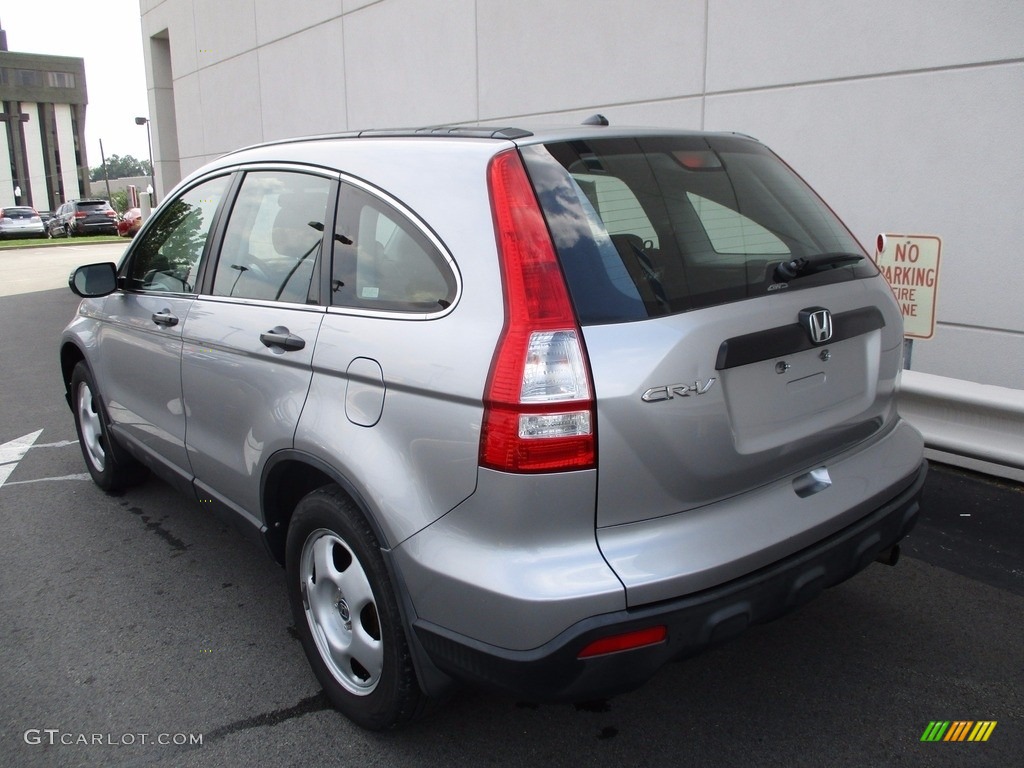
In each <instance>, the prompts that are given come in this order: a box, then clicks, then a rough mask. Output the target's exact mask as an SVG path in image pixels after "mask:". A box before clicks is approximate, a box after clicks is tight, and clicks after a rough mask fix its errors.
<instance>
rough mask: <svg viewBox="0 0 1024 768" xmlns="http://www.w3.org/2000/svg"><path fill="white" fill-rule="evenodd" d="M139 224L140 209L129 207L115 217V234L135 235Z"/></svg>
mask: <svg viewBox="0 0 1024 768" xmlns="http://www.w3.org/2000/svg"><path fill="white" fill-rule="evenodd" d="M141 226H142V211H141V210H139V209H138V208H129V209H128V210H127V211H125V212H124V213H123V214H122V215H121V216H119V217H118V219H117V234H119V235H120V236H121V237H135V233H136V232H138V231H139V228H140V227H141Z"/></svg>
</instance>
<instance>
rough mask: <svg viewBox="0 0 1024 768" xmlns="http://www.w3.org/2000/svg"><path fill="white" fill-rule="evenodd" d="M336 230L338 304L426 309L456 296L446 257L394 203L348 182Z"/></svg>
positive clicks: (335, 288)
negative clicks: (391, 203)
mask: <svg viewBox="0 0 1024 768" xmlns="http://www.w3.org/2000/svg"><path fill="white" fill-rule="evenodd" d="M335 232H336V234H335V236H334V240H335V242H334V264H333V268H332V280H331V291H332V294H333V298H332V303H333V304H334V305H335V306H343V307H356V308H360V309H371V310H381V311H394V312H416V313H424V314H426V313H432V312H439V311H441V310H442V309H444V308H446V307H448V306H450V305H451V303H452V302H453V301H454V300H455V293H456V282H455V275H454V274H453V272H452V269H451V267H450V266H449V265H448V263H447V261H446V259H445V257H444V256H443V255H442V253H441V252H440V251H439V250H438V248H437V247H436V246H435V245H434V244H433V243H432V242H431V241H430V239H429V238H428V237H427V236H426V235H425V234H424V233H423V232H422V231H421V230H420V229H419V228H418V227H416V226H415V225H414V224H413V223H412V222H411V221H409V220H408V219H407V218H406V217H405V216H404V215H403V214H402V213H400V212H399V211H398V210H397V209H396V208H395V207H394V206H392V205H390V204H388V203H386V202H384V201H383V200H381V199H379V198H377V197H375V196H373V195H371V194H369V193H368V192H365V191H364V190H362V189H359V188H357V187H354V186H349V185H346V186H345V187H344V188H343V191H342V195H341V199H340V202H339V205H338V219H337V223H336V225H335Z"/></svg>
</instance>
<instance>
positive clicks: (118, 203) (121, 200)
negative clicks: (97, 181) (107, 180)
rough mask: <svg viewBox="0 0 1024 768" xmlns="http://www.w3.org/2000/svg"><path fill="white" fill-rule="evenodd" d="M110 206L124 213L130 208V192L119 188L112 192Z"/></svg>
mask: <svg viewBox="0 0 1024 768" xmlns="http://www.w3.org/2000/svg"><path fill="white" fill-rule="evenodd" d="M110 207H111V208H113V209H114V210H115V211H117V212H118V213H124V212H125V211H127V210H128V193H127V192H126V191H125V190H123V189H119V190H117V191H116V192H111V193H110Z"/></svg>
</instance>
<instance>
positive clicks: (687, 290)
mask: <svg viewBox="0 0 1024 768" xmlns="http://www.w3.org/2000/svg"><path fill="white" fill-rule="evenodd" d="M596 122H600V121H596ZM70 282H71V287H72V288H73V290H74V291H75V292H76V293H78V294H79V295H81V296H83V297H84V301H83V302H82V303H81V306H80V309H79V311H78V314H77V316H76V318H75V319H74V320H73V321H72V322H71V324H70V325H69V326H68V327H67V329H66V330H65V331H64V334H63V337H62V340H61V351H60V357H61V366H62V370H63V376H64V381H65V383H66V386H67V393H68V401H69V403H70V405H71V408H72V410H73V412H74V415H75V423H76V426H77V430H78V436H79V439H80V441H81V444H82V451H83V454H84V457H85V463H86V466H87V467H88V469H89V472H90V473H91V474H92V476H93V478H94V479H95V480H96V482H97V483H98V484H99V485H100V487H102V488H104V489H113V488H116V487H120V486H125V485H128V484H130V483H131V482H133V481H135V480H137V479H139V478H140V477H141V476H142V474H143V473H144V472H145V471H146V470H151V471H152V472H155V473H156V474H157V475H159V476H161V477H163V478H164V479H166V480H167V481H169V482H171V483H173V484H174V485H176V486H179V487H180V488H182V489H184V490H185V491H186V492H187V493H189V494H192V495H194V496H195V497H196V498H198V499H199V500H201V501H203V502H205V503H204V504H203V507H202V508H203V509H211V510H215V511H217V512H220V513H224V514H226V515H228V516H229V517H231V518H232V519H233V520H235V521H237V522H238V523H240V525H241V527H242V528H243V529H244V530H247V531H249V532H250V533H251V534H253V536H254V537H256V538H257V539H259V540H260V541H262V543H263V544H265V546H266V548H267V550H268V551H269V552H270V554H271V555H272V556H273V557H274V558H275V559H276V560H277V561H278V562H280V563H281V564H282V565H283V566H284V567H285V568H286V572H287V582H288V591H289V594H290V598H291V603H292V607H293V611H294V617H295V623H296V626H297V627H298V630H299V632H300V634H301V637H302V642H303V646H304V648H305V651H306V654H307V655H308V657H309V661H310V663H311V665H312V668H313V670H314V672H315V673H316V676H317V678H318V679H319V681H320V683H321V684H322V685H323V687H324V689H325V690H326V691H327V693H328V694H329V695H330V697H331V699H332V700H333V702H334V703H335V704H336V705H337V707H338V708H339V709H340V710H342V711H343V712H344V713H346V714H347V715H348V716H349V717H351V718H352V719H353V720H354V721H356V722H357V723H360V724H361V725H364V726H366V727H370V728H383V727H387V726H390V725H393V724H396V723H399V722H402V721H405V720H408V719H409V718H411V717H414V716H416V715H417V714H418V713H419V712H420V711H422V709H423V708H424V706H425V704H426V702H428V701H429V700H431V699H436V698H437V697H438V696H440V695H441V694H442V693H444V692H445V691H446V690H447V689H448V687H449V686H450V685H451V684H452V683H453V681H468V682H472V683H476V684H483V685H488V686H493V687H496V688H497V689H501V690H504V691H509V692H514V693H516V694H517V695H520V696H523V697H529V698H530V699H531V700H572V699H585V698H594V697H597V696H606V695H610V694H613V693H616V692H620V691H624V690H628V689H630V688H633V687H636V686H638V685H640V684H641V683H642V682H643V681H644V680H646V679H647V678H649V677H650V676H651V675H653V674H654V673H655V671H656V670H657V669H658V668H659V667H660V666H661V665H662V664H664V663H666V662H668V661H670V660H673V659H679V658H682V657H685V656H687V655H690V654H693V653H696V652H698V651H700V650H701V649H703V648H706V647H708V646H709V645H712V644H714V643H717V642H720V641H723V640H725V639H727V638H729V637H731V636H733V635H735V634H737V633H738V632H740V631H742V630H743V629H744V628H745V627H747V626H748V625H750V624H753V623H756V622H761V621H766V620H769V619H772V618H774V617H777V616H779V615H781V614H782V613H784V612H786V611H787V610H789V609H791V608H794V607H795V606H797V605H799V604H801V603H803V602H804V601H806V600H808V599H810V598H811V597H813V596H814V595H816V594H817V593H819V592H820V591H821V590H822V589H823V588H825V587H828V586H831V585H833V584H836V583H838V582H840V581H842V580H843V579H846V578H847V577H849V576H851V575H852V574H854V573H856V572H857V571H859V570H860V569H862V568H864V567H866V566H867V565H868V564H870V563H872V562H873V561H875V560H876V559H883V560H888V561H890V562H893V561H894V560H895V557H896V554H897V552H898V550H897V548H896V545H897V542H899V541H900V539H901V538H902V537H903V536H904V535H905V534H906V533H907V531H908V530H909V529H910V528H911V526H912V525H913V524H914V521H915V519H916V517H917V513H918V502H919V496H920V490H921V486H922V483H923V481H924V475H925V471H926V468H925V464H924V462H923V460H922V440H921V437H920V435H919V434H918V432H917V431H915V430H914V429H913V428H912V427H911V426H909V425H908V424H907V423H906V422H904V421H903V420H901V419H900V417H899V415H898V414H897V410H896V403H895V400H894V396H895V390H896V383H897V377H898V375H899V372H900V366H901V358H902V343H903V331H902V321H901V317H900V313H899V310H898V308H897V306H896V303H895V301H894V300H893V297H892V294H891V292H890V290H889V288H888V286H887V285H886V283H885V281H884V280H883V279H882V277H881V276H880V275H879V273H878V271H877V270H876V269H875V267H874V265H873V264H872V263H871V262H870V261H869V259H868V258H867V257H866V254H865V252H864V250H863V249H862V248H861V246H860V245H858V243H857V242H856V240H855V239H854V238H853V237H852V236H851V235H850V233H849V232H848V231H847V230H846V228H845V227H844V226H843V225H842V224H841V223H840V222H839V221H838V220H837V219H836V217H835V215H834V214H833V213H832V212H831V211H830V210H829V208H828V207H827V206H826V205H825V204H824V203H823V202H822V201H821V200H820V199H819V198H818V197H817V196H816V195H815V194H814V193H813V192H812V191H811V190H810V189H809V188H808V187H807V186H806V185H805V184H804V183H803V182H802V181H801V180H800V178H799V177H798V176H797V175H796V174H794V172H793V171H791V170H790V169H789V168H788V167H787V166H786V165H785V164H784V163H783V162H782V161H780V160H779V158H778V157H776V156H775V155H774V154H773V153H772V152H771V151H769V150H768V149H766V148H765V147H764V146H763V145H761V144H760V143H758V142H757V141H755V140H753V139H750V138H747V137H743V136H738V135H732V134H705V133H691V132H676V131H668V130H636V129H620V128H615V127H610V126H607V125H584V126H577V127H573V128H567V129H544V130H537V131H536V132H533V133H531V132H529V131H527V130H523V129H520V128H509V129H494V128H479V127H467V128H444V129H430V130H423V131H406V132H400V131H394V132H363V133H359V134H350V135H338V136H330V137H313V138H307V139H299V140H291V141H282V142H274V143H270V144H265V145H261V146H257V147H252V148H248V149H244V150H241V151H238V152H234V153H232V154H228V155H226V156H224V157H222V158H221V159H219V160H217V161H215V162H213V163H211V164H209V165H207V166H206V167H204V168H202V169H201V170H199V171H197V172H196V173H194V174H192V175H191V176H190V177H189V178H187V179H186V180H185V181H183V182H182V183H181V184H180V185H179V186H178V187H177V188H176V189H175V190H174V191H173V192H172V193H171V194H170V195H168V197H167V199H166V201H165V202H164V203H163V204H162V205H161V206H160V208H159V209H158V210H157V211H156V212H155V213H154V215H153V216H152V217H151V219H150V220H149V221H148V222H147V223H146V225H145V226H144V228H143V230H142V231H141V232H140V233H139V234H138V235H137V236H136V238H135V240H134V242H133V243H132V244H131V245H130V246H129V248H128V250H127V252H126V254H125V256H124V258H123V260H122V262H121V263H120V264H119V265H113V264H94V265H89V266H86V267H82V268H80V269H79V270H77V271H76V272H75V273H74V274H73V275H72V276H71V278H70Z"/></svg>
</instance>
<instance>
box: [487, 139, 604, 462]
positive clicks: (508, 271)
mask: <svg viewBox="0 0 1024 768" xmlns="http://www.w3.org/2000/svg"><path fill="white" fill-rule="evenodd" d="M488 182H489V187H490V193H491V205H492V210H493V214H494V226H495V232H496V236H497V241H498V252H499V256H500V262H501V271H502V280H503V287H504V298H505V327H504V329H503V330H502V334H501V338H500V339H499V341H498V347H497V349H496V350H495V353H494V360H493V362H492V364H491V372H490V376H489V377H488V381H487V388H486V391H485V393H484V420H483V428H482V433H481V438H480V464H481V465H482V466H485V467H489V468H491V469H498V470H502V471H505V472H558V471H565V470H573V469H589V468H592V467H594V466H595V465H596V448H595V446H596V442H595V435H594V429H595V426H596V424H595V422H596V419H595V413H594V398H593V392H592V388H591V385H590V373H589V370H588V365H587V358H586V352H585V349H584V347H583V338H582V333H581V332H580V328H579V324H578V323H577V322H576V316H575V314H574V312H573V309H572V304H571V303H570V300H569V291H568V289H567V288H566V285H565V278H564V277H563V276H562V271H561V268H560V267H559V265H558V260H557V258H556V256H555V251H554V247H553V246H552V243H551V236H550V235H549V234H548V229H547V226H546V225H545V223H544V217H543V214H542V213H541V210H540V206H539V205H538V203H537V198H536V196H535V195H534V193H533V188H532V186H531V185H530V181H529V179H528V178H527V176H526V171H525V169H524V168H523V164H522V161H521V160H520V158H519V153H518V152H517V151H516V150H510V151H508V152H504V153H502V154H500V155H498V156H496V157H495V158H494V159H493V160H492V161H491V165H490V168H489V169H488Z"/></svg>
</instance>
